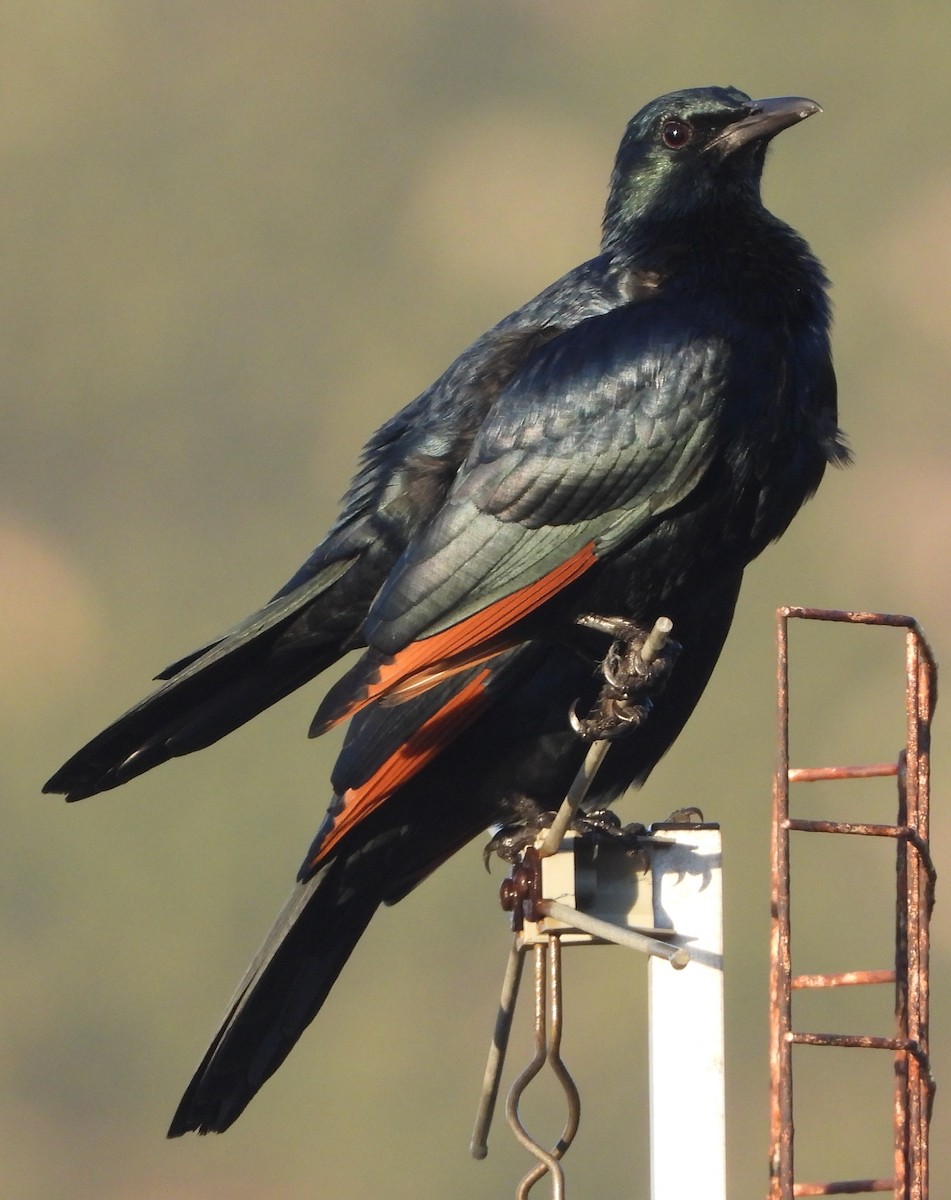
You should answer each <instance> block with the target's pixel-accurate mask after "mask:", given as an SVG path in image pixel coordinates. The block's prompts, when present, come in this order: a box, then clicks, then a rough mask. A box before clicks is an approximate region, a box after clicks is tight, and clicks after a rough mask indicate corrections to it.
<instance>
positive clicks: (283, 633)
mask: <svg viewBox="0 0 951 1200" xmlns="http://www.w3.org/2000/svg"><path fill="white" fill-rule="evenodd" d="M350 566H351V563H350V562H349V561H338V562H334V563H330V564H328V565H327V566H325V567H324V568H323V569H322V570H321V571H319V572H318V573H316V574H315V575H314V577H313V578H311V579H309V580H307V581H306V583H304V584H302V585H301V586H300V587H299V588H296V589H295V590H294V591H292V592H290V593H288V594H286V595H279V596H278V597H276V598H275V599H274V600H272V601H271V603H270V604H268V605H266V606H265V607H264V608H263V609H261V611H260V612H258V613H255V614H254V615H253V616H251V617H249V618H248V619H247V620H246V621H242V622H241V624H240V625H236V626H235V627H234V629H231V630H229V632H228V633H226V634H225V635H224V636H223V637H222V638H220V639H219V640H218V641H216V642H213V643H212V644H211V645H210V646H205V647H203V648H202V649H201V650H198V651H196V652H195V653H194V654H191V655H189V656H188V657H186V658H184V659H182V660H181V661H180V662H177V663H174V664H173V665H172V666H171V667H168V668H167V669H166V670H165V671H163V672H162V673H161V674H160V675H159V676H158V678H159V679H164V680H166V681H167V682H165V683H164V684H163V685H162V686H161V687H159V688H158V689H156V691H154V692H152V694H151V695H149V696H147V697H146V698H145V699H144V700H142V701H140V702H139V703H138V704H136V705H135V707H134V708H131V709H129V711H128V712H127V713H124V714H123V715H122V716H121V717H119V718H118V720H116V721H114V722H113V723H112V724H111V725H110V726H109V727H108V728H107V729H104V730H103V731H102V733H100V734H98V735H97V736H96V737H94V738H93V739H92V741H91V742H89V743H88V744H87V745H85V746H84V747H83V748H82V749H81V750H80V751H78V752H77V753H76V754H74V755H73V756H72V758H70V759H69V761H68V762H67V763H65V764H64V765H63V766H62V767H60V769H59V770H58V771H57V772H56V774H55V775H53V777H52V778H51V779H50V780H49V781H48V782H47V784H46V786H45V787H44V788H43V791H44V792H59V793H63V794H64V795H65V796H66V798H67V799H68V800H82V799H84V798H85V797H86V796H92V795H94V794H95V793H96V792H103V791H106V790H108V789H109V788H114V787H118V786H119V784H122V783H125V782H127V781H128V780H129V779H133V778H135V776H136V775H141V774H142V773H143V772H145V771H148V770H150V769H151V768H152V767H155V766H157V765H158V764H159V763H162V762H165V761H167V760H168V759H169V758H174V757H176V756H178V755H181V754H189V753H191V751H193V750H200V749H201V748H202V747H204V746H210V745H211V743H212V742H216V741H217V740H218V739H219V738H221V737H224V735H225V734H226V733H230V732H231V731H232V730H233V729H237V728H238V726H239V725H243V724H244V723H245V722H246V721H250V719H251V718H252V717H254V716H257V714H258V713H259V712H263V711H264V709H266V708H268V707H270V705H272V704H274V703H276V701H278V700H281V699H282V698H283V697H284V696H286V695H288V694H289V693H290V692H292V691H294V690H295V688H298V687H300V686H301V685H302V684H304V683H306V682H307V681H308V680H309V679H312V678H313V677H314V676H315V675H317V674H318V673H319V672H320V671H323V670H324V669H325V668H326V667H328V666H329V665H330V664H331V663H332V662H335V661H336V659H337V658H339V657H340V655H341V653H343V652H344V651H345V650H346V649H348V648H349V647H348V644H347V638H348V636H352V635H353V633H354V630H355V628H356V627H359V624H360V616H359V614H360V612H361V610H360V609H359V607H357V606H351V605H350V604H349V597H348V596H347V592H348V590H349V589H348V586H347V585H348V582H349V581H348V580H347V579H346V578H342V577H345V576H346V573H347V571H348V569H349V568H350ZM338 581H339V584H338ZM335 584H338V586H336V587H335V586H334V585H335ZM351 611H353V612H355V613H356V614H357V615H354V616H350V613H351Z"/></svg>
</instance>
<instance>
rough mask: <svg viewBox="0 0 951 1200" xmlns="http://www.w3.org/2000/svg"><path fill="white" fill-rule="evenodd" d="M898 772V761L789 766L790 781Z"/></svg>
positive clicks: (856, 777) (817, 780)
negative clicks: (846, 764) (860, 764)
mask: <svg viewBox="0 0 951 1200" xmlns="http://www.w3.org/2000/svg"><path fill="white" fill-rule="evenodd" d="M897 774H898V763H897V762H891V763H874V764H872V765H871V766H867V767H790V768H789V782H790V783H821V782H823V781H824V780H827V779H884V778H887V777H888V776H889V775H897Z"/></svg>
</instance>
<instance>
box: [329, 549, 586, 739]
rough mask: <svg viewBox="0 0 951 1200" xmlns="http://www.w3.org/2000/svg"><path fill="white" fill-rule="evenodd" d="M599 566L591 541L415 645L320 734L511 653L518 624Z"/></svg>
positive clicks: (380, 669) (385, 664) (382, 668)
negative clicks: (386, 701) (381, 703)
mask: <svg viewBox="0 0 951 1200" xmlns="http://www.w3.org/2000/svg"><path fill="white" fill-rule="evenodd" d="M596 562H597V555H596V554H595V551H594V542H593V541H591V542H588V543H587V544H586V545H584V546H582V547H581V549H580V550H579V551H577V553H575V554H573V555H572V556H571V557H570V558H567V559H565V561H564V562H563V563H559V564H558V566H557V567H555V568H554V570H552V571H549V572H548V574H547V575H543V576H542V577H541V579H536V580H535V581H534V582H533V583H527V584H525V586H524V587H520V588H518V589H517V590H516V591H514V592H512V593H511V594H510V595H508V596H503V597H502V599H501V600H496V601H495V603H494V604H490V605H489V606H488V607H487V608H483V609H480V610H479V612H476V613H473V614H472V615H471V616H469V617H466V618H465V620H462V621H459V622H458V624H456V625H452V626H450V627H449V628H448V629H443V630H442V631H441V632H440V633H434V634H433V635H432V637H428V638H420V639H419V641H416V642H410V644H409V645H408V646H407V647H406V648H405V649H403V650H400V651H399V653H398V654H394V655H393V656H392V657H391V658H385V659H383V660H382V661H381V662H380V663H379V665H378V666H377V668H376V670H375V671H374V672H373V673H372V675H370V676H369V678H368V680H367V683H366V686H365V688H363V689H361V691H360V693H359V694H358V695H357V696H356V697H354V698H353V699H351V700H350V701H349V702H348V703H347V705H346V706H345V707H344V708H342V709H337V710H336V711H335V712H333V713H332V715H331V717H330V718H329V719H328V720H327V721H326V722H324V723H323V724H321V725H320V726H319V727H317V728H316V729H315V730H314V732H323V731H324V730H326V729H330V728H332V727H333V726H334V725H336V724H337V723H338V722H340V721H343V720H345V719H346V718H347V717H351V716H353V714H354V713H356V712H359V711H360V709H362V708H365V707H366V706H367V705H368V704H371V703H372V702H373V701H374V700H378V699H379V698H380V697H382V696H387V695H392V696H393V697H394V698H396V697H407V696H411V695H416V694H418V693H419V692H422V691H425V690H426V689H427V688H429V687H432V686H433V684H435V683H438V682H439V680H440V679H445V678H446V676H447V675H451V674H453V673H454V672H455V671H459V670H462V669H463V668H464V667H470V666H474V665H475V664H476V663H479V662H484V661H485V659H487V658H491V657H493V656H494V655H496V654H500V653H501V652H502V651H503V650H507V649H508V648H509V647H510V646H512V645H513V644H514V639H512V638H508V637H506V633H507V631H508V630H509V629H510V628H511V627H512V626H513V625H515V624H516V622H518V621H520V620H521V619H522V618H523V617H526V616H528V614H529V613H531V612H534V611H535V609H536V608H539V607H540V606H541V605H542V604H544V603H545V601H546V600H550V599H551V598H552V596H554V595H556V594H557V593H558V592H560V591H561V590H562V589H563V588H565V587H567V586H568V584H569V583H574V581H575V580H576V579H578V578H579V577H580V576H581V575H583V574H584V572H585V571H587V570H588V568H589V567H591V566H593V565H594V563H596Z"/></svg>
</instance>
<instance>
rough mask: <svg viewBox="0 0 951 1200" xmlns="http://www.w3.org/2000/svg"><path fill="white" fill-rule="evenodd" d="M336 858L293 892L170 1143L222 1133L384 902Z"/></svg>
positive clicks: (286, 1048) (280, 1057)
mask: <svg viewBox="0 0 951 1200" xmlns="http://www.w3.org/2000/svg"><path fill="white" fill-rule="evenodd" d="M347 866H348V863H347V859H346V858H345V857H342V858H336V859H334V860H333V861H331V862H330V863H328V865H327V866H326V867H324V868H323V869H322V870H321V871H319V872H318V873H317V874H316V875H315V876H314V877H313V878H311V879H309V880H308V881H307V882H306V883H303V884H301V885H299V886H298V887H297V889H296V890H295V891H294V893H293V895H292V896H291V898H290V900H289V901H288V902H287V904H286V905H285V906H284V908H283V909H282V911H281V914H280V916H279V917H278V919H277V921H276V922H275V924H274V927H273V928H272V929H271V932H270V933H269V934H268V936H267V938H266V940H265V942H264V945H263V946H262V947H261V949H260V950H259V951H258V954H257V956H256V957H255V959H254V961H253V962H252V964H251V966H250V967H249V968H248V972H247V974H246V975H245V977H244V979H243V980H242V981H241V983H240V985H239V987H238V990H237V993H236V994H235V997H234V999H233V1001H232V1002H231V1004H230V1005H229V1008H228V1012H227V1014H226V1016H225V1018H224V1020H223V1021H222V1023H221V1027H220V1029H219V1030H218V1032H217V1034H216V1035H215V1037H214V1040H213V1041H212V1043H211V1045H210V1046H209V1048H208V1052H207V1053H206V1054H205V1057H204V1058H203V1059H202V1061H201V1064H200V1066H199V1067H198V1070H197V1071H196V1072H195V1074H194V1077H193V1078H192V1081H191V1083H190V1084H189V1085H188V1088H187V1089H186V1091H185V1094H184V1096H183V1097H182V1100H181V1103H180V1104H179V1106H178V1109H177V1111H176V1113H175V1116H174V1117H173V1118H172V1123H171V1126H170V1127H169V1131H168V1136H169V1137H179V1136H180V1135H181V1134H183V1133H188V1132H189V1131H190V1130H194V1131H195V1132H196V1133H222V1132H223V1131H224V1130H225V1129H227V1128H228V1126H229V1125H231V1124H232V1122H234V1121H235V1120H236V1119H237V1118H238V1117H239V1116H240V1115H241V1113H242V1112H243V1111H244V1109H245V1107H246V1106H247V1104H248V1103H249V1101H250V1100H251V1099H252V1097H253V1096H254V1094H255V1093H256V1092H257V1090H258V1089H259V1088H260V1087H261V1085H262V1084H263V1083H264V1082H265V1080H266V1079H268V1078H269V1077H270V1076H271V1075H273V1073H274V1072H275V1071H276V1070H277V1068H278V1067H279V1066H280V1065H281V1063H282V1062H283V1061H284V1059H285V1058H286V1057H287V1055H288V1054H289V1053H290V1051H291V1048H292V1047H293V1046H294V1043H295V1042H296V1041H297V1039H298V1038H299V1037H300V1035H301V1034H302V1033H303V1031H304V1029H305V1028H306V1027H307V1025H309V1024H310V1022H311V1021H312V1020H313V1018H314V1017H315V1016H316V1014H317V1012H318V1010H319V1009H320V1006H321V1005H322V1004H323V1002H324V1000H325V999H326V997H327V993H328V992H329V991H330V989H331V987H332V986H333V984H334V981H335V980H336V978H337V976H338V975H339V974H340V971H341V970H342V969H343V966H344V963H346V961H347V959H348V958H349V957H350V953H351V951H352V950H353V948H354V946H355V945H356V944H357V942H358V940H359V939H360V936H361V935H362V933H363V931H364V930H365V929H366V927H367V924H368V923H369V921H370V918H371V917H372V916H373V914H374V913H375V912H376V910H377V908H378V907H379V905H380V903H381V900H382V893H381V890H380V887H379V886H377V883H376V882H375V881H374V879H373V878H372V876H370V875H369V874H364V873H361V878H360V879H359V880H357V881H354V880H353V879H352V878H348V873H347Z"/></svg>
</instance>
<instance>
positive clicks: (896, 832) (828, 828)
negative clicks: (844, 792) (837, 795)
mask: <svg viewBox="0 0 951 1200" xmlns="http://www.w3.org/2000/svg"><path fill="white" fill-rule="evenodd" d="M786 828H787V829H792V830H796V831H797V832H799V833H854V834H858V836H859V837H893V838H900V837H907V836H908V834H909V833H910V832H911V831H910V830H909V829H908V827H907V826H905V825H866V824H863V823H861V822H859V821H803V820H799V819H798V818H796V817H787V818H786Z"/></svg>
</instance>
